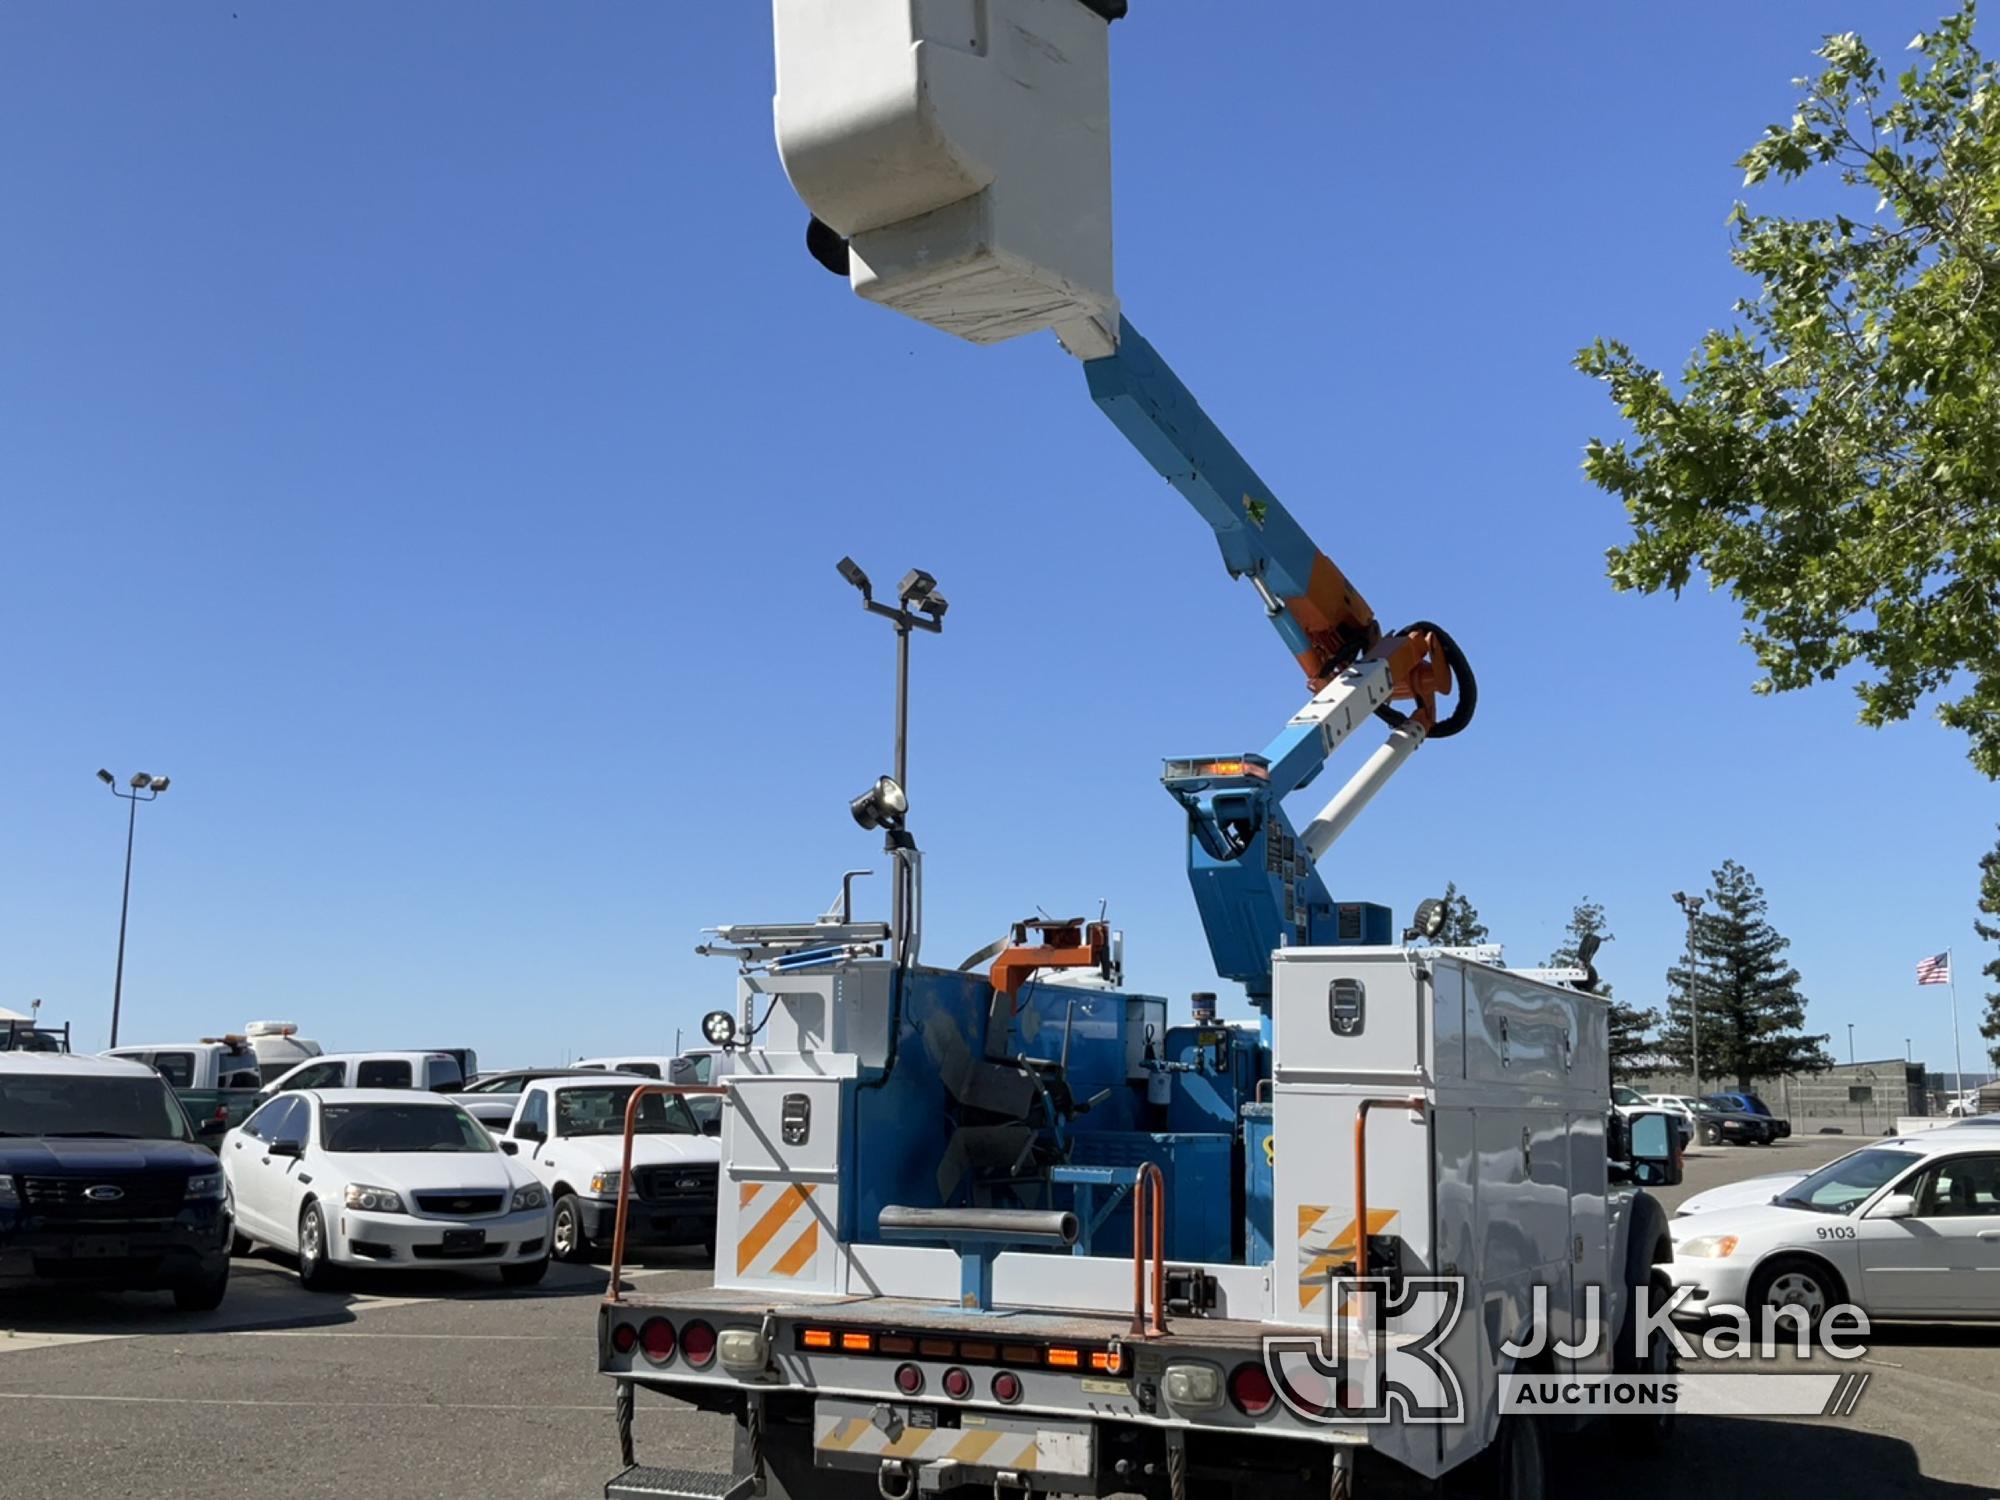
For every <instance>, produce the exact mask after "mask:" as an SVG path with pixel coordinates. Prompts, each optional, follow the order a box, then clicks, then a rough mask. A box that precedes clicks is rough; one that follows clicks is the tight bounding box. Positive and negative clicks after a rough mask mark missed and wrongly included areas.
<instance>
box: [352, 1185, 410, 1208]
mask: <svg viewBox="0 0 2000 1500" xmlns="http://www.w3.org/2000/svg"><path fill="white" fill-rule="evenodd" d="M347 1206H348V1207H349V1208H358V1209H361V1210H363V1211H364V1212H367V1213H371V1214H399V1213H401V1212H402V1211H403V1195H402V1194H401V1193H398V1192H394V1191H392V1190H390V1189H389V1188H383V1187H368V1186H366V1185H365V1184H363V1183H359V1182H351V1183H349V1184H348V1185H347Z"/></svg>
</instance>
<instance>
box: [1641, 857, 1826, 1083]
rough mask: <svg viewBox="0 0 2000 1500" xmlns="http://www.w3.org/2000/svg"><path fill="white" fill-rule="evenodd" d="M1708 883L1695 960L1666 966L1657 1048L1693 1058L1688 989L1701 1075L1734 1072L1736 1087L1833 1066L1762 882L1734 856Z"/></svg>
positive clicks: (1684, 1063) (1683, 1060)
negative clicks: (1811, 1030)
mask: <svg viewBox="0 0 2000 1500" xmlns="http://www.w3.org/2000/svg"><path fill="white" fill-rule="evenodd" d="M1714 880H1715V884H1714V885H1712V886H1710V887H1709V891H1708V902H1709V907H1710V909H1709V910H1705V911H1703V913H1702V914H1701V916H1699V917H1698V918H1696V920H1695V927H1694V968H1693V971H1692V972H1690V971H1689V968H1688V964H1687V960H1686V959H1685V958H1683V959H1682V960H1681V962H1680V963H1678V964H1676V965H1675V966H1674V967H1673V968H1671V969H1669V970H1668V971H1667V986H1668V992H1669V993H1668V1000H1667V1018H1666V1022H1665V1024H1664V1025H1663V1027H1662V1028H1661V1031H1660V1040H1659V1048H1660V1050H1661V1051H1662V1052H1664V1053H1666V1055H1667V1056H1669V1057H1671V1058H1672V1059H1673V1060H1674V1062H1675V1063H1676V1064H1677V1065H1679V1066H1680V1067H1681V1068H1682V1069H1684V1070H1685V1069H1689V1068H1691V1067H1692V1066H1693V1061H1694V1045H1693V1037H1692V1034H1691V1033H1692V1027H1691V1025H1690V1020H1691V1017H1692V1014H1693V1012H1692V1011H1691V1010H1690V1008H1689V997H1690V995H1692V997H1693V1004H1694V1005H1695V1006H1697V1007H1699V1010H1700V1015H1701V1076H1702V1078H1703V1079H1704V1080H1705V1081H1719V1080H1722V1079H1725V1078H1733V1079H1734V1080H1735V1081H1736V1084H1737V1086H1738V1087H1741V1088H1747V1087H1749V1086H1750V1085H1752V1084H1754V1083H1756V1082H1758V1081H1760V1080H1763V1079H1770V1078H1777V1077H1779V1076H1781V1075H1783V1074H1786V1073H1817V1072H1822V1071H1824V1070H1825V1069H1827V1068H1830V1067H1832V1066H1833V1058H1832V1056H1831V1055H1830V1054H1829V1053H1828V1052H1827V1049H1826V1043H1827V1040H1828V1039H1827V1037H1826V1036H1825V1035H1824V1034H1822V1035H1819V1036H1808V1035H1806V1034H1805V1022H1806V997H1805V996H1804V995H1802V994H1800V993H1799V977H1800V976H1799V971H1798V970H1797V969H1795V968H1793V967H1792V966H1791V965H1790V963H1789V962H1787V961H1786V959H1785V950H1786V949H1788V948H1789V947H1791V939H1789V938H1787V937H1785V936H1783V935H1782V934H1780V933H1779V932H1778V930H1777V929H1776V928H1775V927H1773V926H1772V925H1771V922H1770V918H1769V916H1768V910H1769V903H1768V902H1767V901H1766V900H1765V897H1764V888H1763V887H1762V886H1760V885H1758V884H1757V880H1756V877H1755V876H1753V875H1752V874H1751V873H1750V872H1749V871H1748V870H1746V869H1744V868H1743V866H1741V865H1739V864H1738V863H1736V861H1735V860H1733V859H1731V860H1725V861H1724V862H1723V865H1722V868H1721V869H1719V870H1717V871H1716V872H1715V874H1714Z"/></svg>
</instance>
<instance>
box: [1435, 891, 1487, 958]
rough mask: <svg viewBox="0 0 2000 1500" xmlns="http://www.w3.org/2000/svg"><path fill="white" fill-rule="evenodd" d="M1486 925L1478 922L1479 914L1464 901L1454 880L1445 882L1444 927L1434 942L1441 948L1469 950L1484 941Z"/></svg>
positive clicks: (1463, 895) (1469, 903)
mask: <svg viewBox="0 0 2000 1500" xmlns="http://www.w3.org/2000/svg"><path fill="white" fill-rule="evenodd" d="M1486 937H1487V933H1486V924H1485V923H1484V922H1482V921H1480V920H1479V912H1478V910H1477V908H1475V907H1474V906H1473V904H1472V903H1471V902H1470V901H1468V900H1466V899H1465V892H1464V891H1461V890H1460V889H1459V888H1458V882H1457V881H1455V880H1452V881H1446V882H1445V888H1444V927H1443V928H1442V929H1441V930H1440V931H1439V933H1438V935H1437V937H1436V938H1435V939H1433V941H1434V942H1436V943H1437V944H1438V946H1439V947H1442V948H1470V947H1472V946H1473V945H1474V944H1476V943H1483V942H1485V941H1486Z"/></svg>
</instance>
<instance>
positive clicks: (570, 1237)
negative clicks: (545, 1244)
mask: <svg viewBox="0 0 2000 1500" xmlns="http://www.w3.org/2000/svg"><path fill="white" fill-rule="evenodd" d="M594 1248H595V1247H594V1246H593V1245H592V1244H591V1243H590V1235H589V1233H588V1232H587V1231H586V1230H585V1229H584V1227H583V1205H582V1204H581V1203H579V1202H577V1199H576V1194H574V1193H564V1194H563V1195H562V1196H561V1197H560V1198H558V1199H556V1218H555V1223H554V1225H553V1226H552V1227H551V1228H550V1231H549V1251H550V1253H551V1254H552V1255H554V1256H555V1258H556V1259H557V1260H561V1261H568V1262H571V1263H575V1262H578V1261H587V1260H589V1259H590V1253H591V1251H592V1250H593V1249H594Z"/></svg>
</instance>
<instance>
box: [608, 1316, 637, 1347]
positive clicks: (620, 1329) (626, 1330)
mask: <svg viewBox="0 0 2000 1500" xmlns="http://www.w3.org/2000/svg"><path fill="white" fill-rule="evenodd" d="M638 1342H639V1330H638V1329H636V1328H634V1327H633V1326H632V1325H631V1324H630V1323H620V1324H619V1325H618V1326H617V1327H616V1328H614V1329H612V1330H611V1347H612V1348H613V1349H616V1350H617V1351H618V1352H619V1353H620V1354H630V1353H631V1352H632V1346H633V1345H635V1344H637V1343H638Z"/></svg>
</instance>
